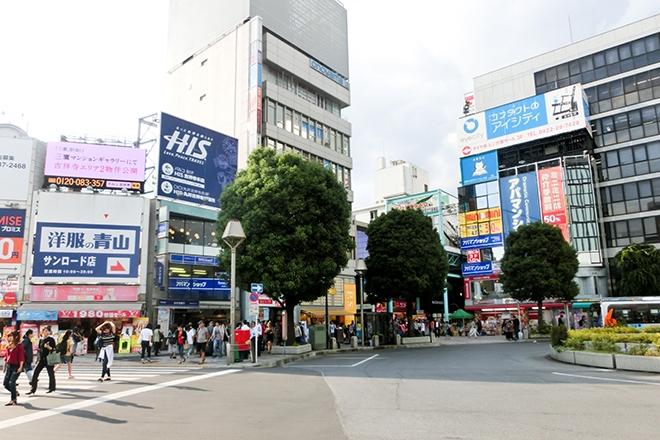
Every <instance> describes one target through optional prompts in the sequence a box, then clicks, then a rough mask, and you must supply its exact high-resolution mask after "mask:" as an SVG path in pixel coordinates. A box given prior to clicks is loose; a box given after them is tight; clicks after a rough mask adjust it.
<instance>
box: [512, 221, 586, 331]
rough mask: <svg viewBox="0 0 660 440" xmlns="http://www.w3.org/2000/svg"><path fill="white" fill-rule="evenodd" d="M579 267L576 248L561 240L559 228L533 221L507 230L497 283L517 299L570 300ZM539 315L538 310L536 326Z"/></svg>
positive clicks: (572, 295)
mask: <svg viewBox="0 0 660 440" xmlns="http://www.w3.org/2000/svg"><path fill="white" fill-rule="evenodd" d="M578 267H579V263H578V259H577V251H576V250H575V249H573V247H572V246H571V245H570V244H569V243H567V242H566V240H564V237H563V235H562V232H561V230H560V229H559V228H557V227H555V226H552V225H548V224H546V223H541V222H535V223H530V224H528V225H524V226H521V227H520V228H518V230H517V231H512V232H510V233H509V235H508V237H507V239H506V244H505V250H504V257H503V258H502V274H500V282H501V283H502V284H503V287H504V291H505V292H507V293H509V294H511V297H512V298H514V299H516V300H518V301H534V302H536V303H537V304H538V307H539V311H541V310H543V309H542V303H543V300H544V299H550V298H556V299H559V300H563V301H571V300H572V299H573V298H575V297H576V296H577V294H578V293H579V289H578V285H577V284H576V283H575V281H574V278H575V275H576V274H577V271H578ZM542 321H543V316H542V313H539V325H542Z"/></svg>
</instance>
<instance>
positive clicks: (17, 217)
mask: <svg viewBox="0 0 660 440" xmlns="http://www.w3.org/2000/svg"><path fill="white" fill-rule="evenodd" d="M24 234H25V209H6V208H0V268H3V267H5V268H6V267H8V266H12V267H18V266H20V264H21V262H22V261H23V241H24V239H23V237H24ZM17 265H18V266H17Z"/></svg>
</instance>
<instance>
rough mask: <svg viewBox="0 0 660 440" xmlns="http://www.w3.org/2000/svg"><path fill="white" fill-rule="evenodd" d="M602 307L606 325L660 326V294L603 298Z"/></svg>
mask: <svg viewBox="0 0 660 440" xmlns="http://www.w3.org/2000/svg"><path fill="white" fill-rule="evenodd" d="M600 307H601V313H602V314H601V316H602V317H603V319H604V324H605V327H608V326H614V325H622V324H623V325H627V326H628V327H636V328H642V327H650V326H660V296H638V297H626V298H603V299H602V301H601V303H600Z"/></svg>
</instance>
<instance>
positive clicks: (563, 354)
mask: <svg viewBox="0 0 660 440" xmlns="http://www.w3.org/2000/svg"><path fill="white" fill-rule="evenodd" d="M550 348H551V349H552V353H550V357H551V358H553V359H554V360H556V361H559V362H565V363H567V364H574V363H575V352H574V351H570V350H564V351H557V350H555V348H554V347H552V346H551V347H550Z"/></svg>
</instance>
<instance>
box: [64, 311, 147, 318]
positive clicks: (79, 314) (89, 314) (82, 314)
mask: <svg viewBox="0 0 660 440" xmlns="http://www.w3.org/2000/svg"><path fill="white" fill-rule="evenodd" d="M57 316H58V317H59V318H68V319H77V318H100V319H118V318H139V317H140V311H139V310H58V312H57Z"/></svg>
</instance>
